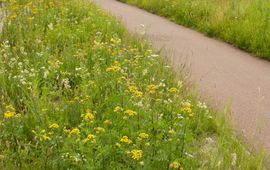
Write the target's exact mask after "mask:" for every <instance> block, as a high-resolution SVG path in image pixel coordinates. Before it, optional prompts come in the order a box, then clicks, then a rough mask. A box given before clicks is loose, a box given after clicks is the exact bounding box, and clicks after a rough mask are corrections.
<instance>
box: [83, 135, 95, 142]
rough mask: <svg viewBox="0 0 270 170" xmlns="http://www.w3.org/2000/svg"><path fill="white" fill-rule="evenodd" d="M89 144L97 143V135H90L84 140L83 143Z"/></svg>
mask: <svg viewBox="0 0 270 170" xmlns="http://www.w3.org/2000/svg"><path fill="white" fill-rule="evenodd" d="M87 142H91V143H97V141H96V137H95V135H93V134H89V135H88V136H87V138H85V139H84V140H83V143H87Z"/></svg>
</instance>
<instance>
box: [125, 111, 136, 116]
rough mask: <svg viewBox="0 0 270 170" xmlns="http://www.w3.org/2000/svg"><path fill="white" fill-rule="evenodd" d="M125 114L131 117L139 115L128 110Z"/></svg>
mask: <svg viewBox="0 0 270 170" xmlns="http://www.w3.org/2000/svg"><path fill="white" fill-rule="evenodd" d="M125 113H126V114H127V115H128V116H130V117H132V116H136V115H137V114H138V113H137V112H135V111H133V110H126V111H125Z"/></svg>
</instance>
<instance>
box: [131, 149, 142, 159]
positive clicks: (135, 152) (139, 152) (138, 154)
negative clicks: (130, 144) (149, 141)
mask: <svg viewBox="0 0 270 170" xmlns="http://www.w3.org/2000/svg"><path fill="white" fill-rule="evenodd" d="M131 154H132V159H134V160H139V159H141V158H142V156H143V151H142V150H137V149H134V150H132V151H131Z"/></svg>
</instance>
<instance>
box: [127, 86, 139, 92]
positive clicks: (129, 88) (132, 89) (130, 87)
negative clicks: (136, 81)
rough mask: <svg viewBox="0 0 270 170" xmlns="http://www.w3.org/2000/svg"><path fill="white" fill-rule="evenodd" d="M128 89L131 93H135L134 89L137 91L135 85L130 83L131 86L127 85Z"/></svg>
mask: <svg viewBox="0 0 270 170" xmlns="http://www.w3.org/2000/svg"><path fill="white" fill-rule="evenodd" d="M128 90H129V92H131V93H135V92H136V91H138V88H137V87H136V86H134V85H131V86H129V87H128Z"/></svg>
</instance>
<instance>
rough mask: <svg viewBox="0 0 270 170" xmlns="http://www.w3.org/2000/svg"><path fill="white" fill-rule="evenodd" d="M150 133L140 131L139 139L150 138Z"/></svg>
mask: <svg viewBox="0 0 270 170" xmlns="http://www.w3.org/2000/svg"><path fill="white" fill-rule="evenodd" d="M148 138H149V135H148V134H147V133H140V134H139V137H138V139H140V140H143V139H148Z"/></svg>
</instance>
